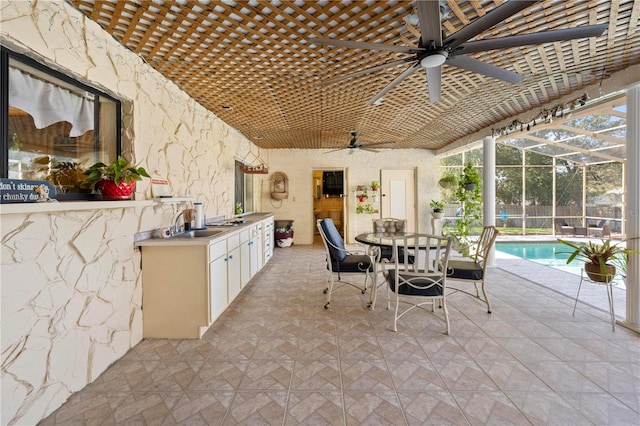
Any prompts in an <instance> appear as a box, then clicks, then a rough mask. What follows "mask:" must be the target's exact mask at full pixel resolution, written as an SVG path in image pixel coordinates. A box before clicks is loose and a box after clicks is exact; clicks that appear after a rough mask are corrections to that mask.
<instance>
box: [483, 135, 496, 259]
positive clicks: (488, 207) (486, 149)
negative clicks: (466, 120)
mask: <svg viewBox="0 0 640 426" xmlns="http://www.w3.org/2000/svg"><path fill="white" fill-rule="evenodd" d="M482 155H483V167H482V198H483V202H482V224H483V225H484V226H495V225H496V140H495V138H494V137H493V136H487V137H485V138H484V139H483V141H482ZM495 263H496V251H495V246H493V247H492V248H491V252H490V253H489V257H488V259H487V265H488V266H495Z"/></svg>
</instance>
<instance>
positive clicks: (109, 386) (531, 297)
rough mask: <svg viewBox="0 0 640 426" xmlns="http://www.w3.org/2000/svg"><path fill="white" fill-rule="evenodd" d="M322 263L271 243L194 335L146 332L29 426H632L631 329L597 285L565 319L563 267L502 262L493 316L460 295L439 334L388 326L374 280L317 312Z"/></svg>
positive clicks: (414, 319)
mask: <svg viewBox="0 0 640 426" xmlns="http://www.w3.org/2000/svg"><path fill="white" fill-rule="evenodd" d="M324 256H325V255H324V251H323V249H322V247H321V246H300V245H295V246H292V247H289V248H287V249H277V250H276V251H275V253H274V256H273V258H272V260H271V261H270V262H269V263H268V264H267V265H266V266H265V267H264V268H263V269H262V271H261V272H259V273H258V274H257V275H256V277H254V278H253V279H252V280H251V282H250V283H249V285H248V286H246V287H245V288H244V289H243V291H242V292H241V293H240V295H239V296H238V298H237V299H236V300H235V301H234V303H233V304H232V305H231V306H230V307H229V308H228V309H227V311H226V312H224V313H223V314H222V315H221V316H220V318H219V319H218V320H217V321H216V322H215V323H214V324H213V325H212V326H211V327H210V328H209V330H208V331H207V332H206V333H205V335H204V336H203V338H202V339H193V340H181V339H149V340H143V341H142V342H140V343H139V344H138V345H136V346H135V347H134V348H132V349H131V350H130V351H129V352H127V353H126V354H125V356H124V357H123V358H121V359H120V360H118V361H116V362H115V363H114V364H113V365H111V366H109V367H108V368H107V369H106V371H104V372H103V373H102V374H101V375H100V376H99V377H97V378H96V379H95V381H94V382H93V383H90V384H89V385H87V386H86V387H85V388H84V389H83V390H81V391H80V392H77V393H75V394H74V395H72V396H71V398H69V400H68V401H67V402H66V403H65V404H64V405H62V406H61V407H60V408H58V409H57V410H55V411H54V412H53V413H51V414H50V415H49V416H48V417H47V418H45V419H43V420H42V422H40V424H41V425H43V426H54V425H89V424H102V425H154V426H156V425H175V424H178V425H214V424H224V425H234V424H244V425H258V424H263V425H283V424H284V425H298V424H304V425H345V424H348V425H370V424H373V425H375V424H384V425H388V424H393V425H404V424H410V425H423V424H428V425H431V424H437V425H447V424H452V425H466V424H471V425H485V424H501V425H502V424H514V425H523V424H533V425H560V426H565V425H594V424H595V425H605V424H606V425H616V426H619V425H622V426H626V425H636V426H637V424H638V419H639V418H640V367H639V366H640V337H638V335H637V334H635V333H633V332H631V331H629V330H627V329H624V328H622V327H616V330H615V332H613V331H612V330H611V327H610V323H609V321H608V316H607V315H608V313H607V311H606V310H603V309H600V308H598V306H599V302H601V301H598V300H594V301H590V300H588V297H596V296H597V295H596V294H595V293H594V296H589V294H587V293H585V302H586V303H581V304H579V305H578V306H579V309H578V311H577V312H576V315H575V316H573V315H572V313H571V311H572V309H573V296H572V295H571V294H569V293H571V292H570V291H565V290H563V289H562V287H561V286H562V285H563V281H562V280H564V281H566V280H567V279H566V275H562V274H561V277H560V280H559V281H558V283H555V281H553V280H551V279H546V278H548V277H547V276H545V282H544V283H537V282H535V280H534V278H535V277H539V276H543V275H544V273H543V272H541V270H540V266H538V265H534V266H532V267H531V268H530V270H531V273H529V272H527V273H524V272H522V271H521V270H519V269H518V270H515V271H513V270H512V269H513V268H516V266H514V267H513V268H512V267H511V266H510V265H511V264H505V265H506V266H503V268H504V269H500V266H501V265H500V259H498V266H499V267H498V268H492V269H491V270H490V272H489V274H488V277H489V278H490V280H489V282H488V286H487V288H488V291H489V297H490V298H491V302H492V308H493V309H492V311H493V312H492V313H491V314H488V313H487V312H486V306H485V305H484V304H483V303H481V302H479V301H478V300H477V299H475V298H473V297H469V296H468V295H465V294H461V293H458V294H454V295H452V296H451V297H449V298H448V303H447V305H448V308H449V312H450V321H451V334H450V335H445V334H444V327H443V323H442V321H441V320H440V319H438V318H436V317H435V316H434V315H432V314H430V313H429V312H415V313H411V314H410V315H408V316H406V317H403V318H402V319H401V320H400V323H399V326H398V331H397V332H394V331H392V325H393V311H392V310H387V309H386V300H385V294H386V292H385V291H384V288H382V290H381V291H380V293H379V294H380V296H381V298H380V299H379V300H378V304H377V306H376V309H375V310H373V311H371V310H369V309H367V308H366V302H367V301H368V300H369V293H367V294H364V295H363V294H361V293H360V292H359V291H358V290H356V289H353V288H346V287H345V288H343V289H341V290H339V291H338V292H337V293H335V294H334V295H333V299H332V304H331V306H330V308H329V309H324V301H325V299H326V296H325V295H324V294H323V293H322V288H324V286H326V277H327V271H326V264H324ZM520 265H521V263H519V264H518V266H517V268H520ZM514 272H517V273H514ZM534 272H535V273H534ZM527 274H529V275H527ZM548 275H549V277H551V276H552V275H553V274H548ZM532 277H533V278H532ZM283 283H286V291H285V290H283ZM597 297H599V296H597ZM581 299H582V295H581ZM605 307H606V303H605Z"/></svg>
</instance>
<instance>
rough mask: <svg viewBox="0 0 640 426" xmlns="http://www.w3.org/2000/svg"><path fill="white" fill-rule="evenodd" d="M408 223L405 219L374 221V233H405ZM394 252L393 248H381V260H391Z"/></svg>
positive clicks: (389, 218)
mask: <svg viewBox="0 0 640 426" xmlns="http://www.w3.org/2000/svg"><path fill="white" fill-rule="evenodd" d="M406 226H407V221H406V220H405V219H394V218H392V217H387V218H383V219H373V232H386V233H391V234H395V233H397V232H405V230H406ZM392 253H393V250H392V248H391V247H380V258H381V259H387V260H391V255H392Z"/></svg>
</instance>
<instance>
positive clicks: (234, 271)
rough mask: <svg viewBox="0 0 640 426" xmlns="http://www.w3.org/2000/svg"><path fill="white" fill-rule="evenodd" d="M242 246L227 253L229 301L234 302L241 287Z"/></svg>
mask: <svg viewBox="0 0 640 426" xmlns="http://www.w3.org/2000/svg"><path fill="white" fill-rule="evenodd" d="M240 260H241V259H240V247H236V248H234V249H233V250H230V251H229V253H228V254H227V285H228V287H227V288H228V289H229V293H228V298H227V301H228V303H231V302H233V299H235V298H236V296H237V295H238V293H240V289H241V285H240V283H241V272H240V264H241V262H240Z"/></svg>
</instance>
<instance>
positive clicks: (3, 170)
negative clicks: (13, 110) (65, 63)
mask: <svg viewBox="0 0 640 426" xmlns="http://www.w3.org/2000/svg"><path fill="white" fill-rule="evenodd" d="M10 60H14V61H18V62H21V63H23V64H25V65H27V66H29V67H32V68H35V69H37V70H38V71H40V72H43V73H44V74H46V75H47V76H51V77H52V78H56V79H59V80H62V81H64V82H65V83H67V84H70V85H72V86H75V87H77V88H79V89H81V90H84V91H86V92H89V93H91V94H93V95H94V96H95V101H94V102H96V104H97V105H100V98H105V99H108V100H109V101H111V102H113V103H114V104H115V107H116V117H115V121H116V123H115V126H116V132H115V138H116V141H115V144H116V147H115V152H116V158H117V157H118V156H120V155H121V154H122V102H121V101H120V100H119V99H117V98H115V97H113V96H111V95H109V94H107V93H104V92H102V91H100V90H98V89H96V88H94V87H91V86H89V85H87V84H85V83H83V82H81V81H79V80H76V79H75V78H72V77H70V76H68V75H66V74H64V73H62V72H60V71H57V70H55V69H52V68H50V67H48V66H46V65H44V64H42V63H40V62H38V61H36V60H35V59H33V58H30V57H28V56H25V55H22V54H20V53H16V52H14V51H12V50H10V49H8V48H6V47H5V46H0V88H1V95H0V178H7V177H8V176H9V145H10V135H9V62H10ZM94 124H95V125H94V144H95V143H97V141H99V139H100V117H99V108H96V113H95V114H94ZM94 150H95V148H94ZM94 152H95V151H94ZM114 160H115V159H114Z"/></svg>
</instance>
